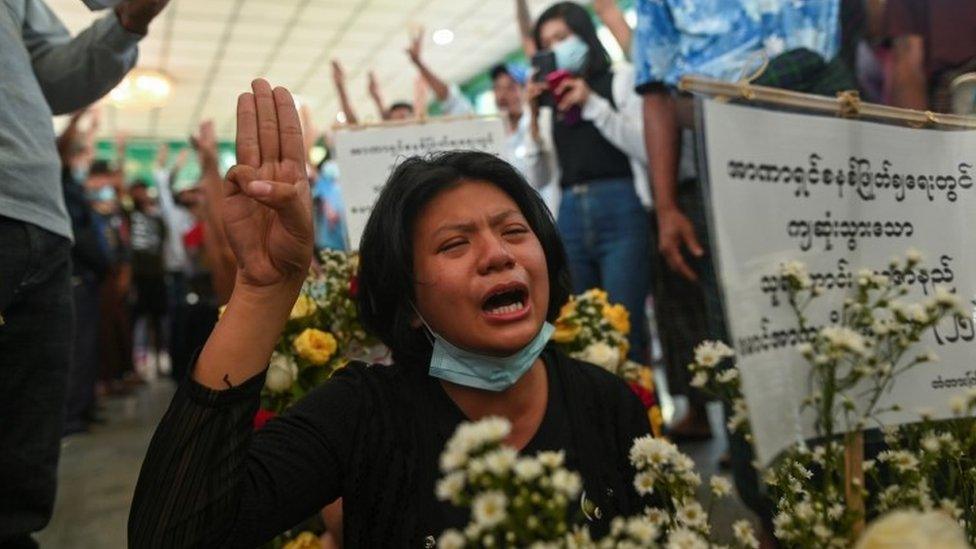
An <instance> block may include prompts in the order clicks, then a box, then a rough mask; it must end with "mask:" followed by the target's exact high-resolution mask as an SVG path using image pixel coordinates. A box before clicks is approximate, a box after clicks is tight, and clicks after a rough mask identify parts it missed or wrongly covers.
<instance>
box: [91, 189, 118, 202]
mask: <svg viewBox="0 0 976 549" xmlns="http://www.w3.org/2000/svg"><path fill="white" fill-rule="evenodd" d="M87 194H88V200H91V201H92V202H109V201H112V200H115V189H113V188H112V187H111V186H109V185H105V186H104V187H100V188H98V189H92V190H89V191H88V193H87Z"/></svg>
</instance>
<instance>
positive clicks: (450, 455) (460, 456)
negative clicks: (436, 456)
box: [441, 450, 468, 473]
mask: <svg viewBox="0 0 976 549" xmlns="http://www.w3.org/2000/svg"><path fill="white" fill-rule="evenodd" d="M467 460H468V455H467V454H465V453H464V452H459V451H455V450H445V451H444V453H443V454H441V472H444V473H448V472H451V471H453V470H455V469H460V468H461V467H464V464H465V462H466V461H467Z"/></svg>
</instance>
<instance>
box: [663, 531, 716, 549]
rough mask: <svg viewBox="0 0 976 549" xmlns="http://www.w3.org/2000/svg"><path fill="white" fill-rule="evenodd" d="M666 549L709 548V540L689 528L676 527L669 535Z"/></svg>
mask: <svg viewBox="0 0 976 549" xmlns="http://www.w3.org/2000/svg"><path fill="white" fill-rule="evenodd" d="M665 548H666V549H708V542H707V541H705V540H704V539H702V537H701V536H699V535H698V534H696V533H695V532H692V531H691V530H689V529H687V528H676V529H674V530H672V531H671V534H670V535H669V536H668V542H667V544H665Z"/></svg>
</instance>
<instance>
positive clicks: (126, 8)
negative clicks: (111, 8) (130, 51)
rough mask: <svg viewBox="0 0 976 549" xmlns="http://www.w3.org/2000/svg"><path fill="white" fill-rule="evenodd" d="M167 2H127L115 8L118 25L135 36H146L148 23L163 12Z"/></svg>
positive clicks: (160, 0)
mask: <svg viewBox="0 0 976 549" xmlns="http://www.w3.org/2000/svg"><path fill="white" fill-rule="evenodd" d="M168 3H169V0H127V1H126V2H122V3H121V4H119V5H118V6H116V7H115V13H116V15H118V17H119V23H121V24H122V26H123V27H125V29H126V30H128V31H130V32H134V33H136V34H143V35H144V34H147V33H148V32H149V23H151V22H152V20H153V19H155V18H156V16H157V15H159V12H161V11H163V8H165V7H166V4H168Z"/></svg>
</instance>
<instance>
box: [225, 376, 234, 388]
mask: <svg viewBox="0 0 976 549" xmlns="http://www.w3.org/2000/svg"><path fill="white" fill-rule="evenodd" d="M224 383H226V384H227V388H228V389H233V388H234V384H233V383H231V382H230V374H224Z"/></svg>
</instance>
